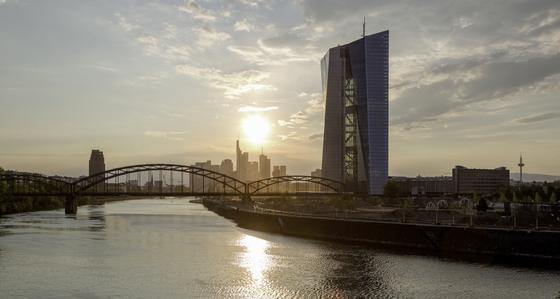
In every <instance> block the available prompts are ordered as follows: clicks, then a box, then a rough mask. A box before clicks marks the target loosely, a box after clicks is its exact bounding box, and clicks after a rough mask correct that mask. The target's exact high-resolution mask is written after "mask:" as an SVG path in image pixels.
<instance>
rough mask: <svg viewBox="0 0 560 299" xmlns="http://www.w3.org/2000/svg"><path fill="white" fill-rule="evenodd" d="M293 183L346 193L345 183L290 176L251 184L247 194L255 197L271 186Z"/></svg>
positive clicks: (248, 186) (318, 178)
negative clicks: (302, 183)
mask: <svg viewBox="0 0 560 299" xmlns="http://www.w3.org/2000/svg"><path fill="white" fill-rule="evenodd" d="M291 182H306V183H313V184H317V185H321V186H325V187H326V188H327V189H329V190H332V191H334V192H336V193H341V192H344V183H342V182H338V181H335V180H331V179H327V178H322V177H316V176H308V175H288V176H279V177H271V178H266V179H262V180H258V181H254V182H250V183H248V184H247V193H248V195H255V194H257V192H259V191H260V190H263V189H265V188H268V187H270V186H273V185H278V184H281V183H291Z"/></svg>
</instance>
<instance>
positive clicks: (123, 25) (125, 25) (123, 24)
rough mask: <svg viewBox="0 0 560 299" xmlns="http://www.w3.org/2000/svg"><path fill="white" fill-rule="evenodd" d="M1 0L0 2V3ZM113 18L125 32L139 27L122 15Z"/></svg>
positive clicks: (117, 14) (118, 14)
mask: <svg viewBox="0 0 560 299" xmlns="http://www.w3.org/2000/svg"><path fill="white" fill-rule="evenodd" d="M1 1H2V0H0V2H1ZM115 16H116V17H117V18H118V19H119V22H118V25H119V27H120V28H121V29H122V30H124V31H125V32H129V31H132V30H135V29H138V28H139V27H140V26H138V25H136V24H132V23H131V22H130V21H128V19H126V18H125V17H124V16H123V15H121V14H120V13H116V14H115Z"/></svg>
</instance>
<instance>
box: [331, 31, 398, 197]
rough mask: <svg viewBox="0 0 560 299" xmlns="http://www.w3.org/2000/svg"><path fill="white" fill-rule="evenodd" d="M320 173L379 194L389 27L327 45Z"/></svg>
mask: <svg viewBox="0 0 560 299" xmlns="http://www.w3.org/2000/svg"><path fill="white" fill-rule="evenodd" d="M321 75H322V76H321V77H322V85H323V94H324V96H325V100H326V102H325V128H324V129H325V130H324V138H323V161H322V175H323V176H324V177H325V178H329V179H333V180H337V181H341V182H345V183H346V185H347V187H348V188H349V189H351V190H353V191H355V192H363V193H368V194H381V193H383V188H384V186H385V183H386V182H387V178H388V167H389V162H388V161H389V31H383V32H379V33H376V34H372V35H367V36H365V35H364V36H363V37H362V38H360V39H358V40H356V41H353V42H351V43H349V44H346V45H342V46H338V47H335V48H331V49H329V51H328V52H327V54H326V55H325V56H324V57H323V59H322V60H321Z"/></svg>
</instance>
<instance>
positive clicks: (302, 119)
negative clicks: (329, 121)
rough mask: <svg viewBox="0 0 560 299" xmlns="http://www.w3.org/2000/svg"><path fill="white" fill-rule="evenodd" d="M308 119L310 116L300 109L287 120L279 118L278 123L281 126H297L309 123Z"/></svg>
mask: <svg viewBox="0 0 560 299" xmlns="http://www.w3.org/2000/svg"><path fill="white" fill-rule="evenodd" d="M308 120H309V116H308V115H307V114H306V113H305V112H303V111H298V112H296V113H294V114H292V115H290V118H289V119H288V120H287V121H285V120H278V125H279V126H281V127H288V128H295V127H297V126H299V125H302V124H305V123H307V121H308Z"/></svg>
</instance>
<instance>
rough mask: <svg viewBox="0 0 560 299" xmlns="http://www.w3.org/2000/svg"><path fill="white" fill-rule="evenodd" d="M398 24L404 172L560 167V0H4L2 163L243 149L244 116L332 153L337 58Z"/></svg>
mask: <svg viewBox="0 0 560 299" xmlns="http://www.w3.org/2000/svg"><path fill="white" fill-rule="evenodd" d="M364 15H365V16H366V19H367V24H366V31H367V33H375V32H378V31H382V30H386V29H388V30H389V31H390V119H391V121H390V122H391V128H390V174H391V175H411V176H414V175H418V174H422V175H442V174H443V175H445V174H450V171H451V168H452V167H453V165H456V164H463V165H465V166H469V167H485V168H490V167H497V166H501V165H504V166H507V167H509V168H511V169H514V170H516V169H515V164H516V160H517V159H518V157H519V153H520V152H523V155H524V158H525V160H526V163H527V166H526V171H527V172H532V173H546V174H559V173H560V154H559V152H560V150H559V149H560V138H558V136H560V2H559V1H558V0H527V1H520V0H494V1H486V0H476V1H459V0H457V1H432V0H426V1H393V0H386V1H385V0H384V1H373V0H369V1H366V0H357V1H334V0H293V1H289V0H285V1H280V0H223V1H210V0H188V1H180V0H177V1H175V0H166V1H159V2H157V1H133V0H123V1H109V0H107V1H89V0H88V1H75V0H68V1H64V0H60V1H46V0H36V1H31V0H0V105H1V106H0V166H2V167H4V168H9V169H19V170H27V171H39V172H43V173H48V174H63V175H80V174H84V173H86V172H87V160H88V158H89V152H90V150H91V149H92V148H100V149H102V150H103V151H104V152H105V157H106V163H107V166H108V167H109V168H113V167H118V166H123V165H128V164H133V163H142V162H170V163H181V164H185V163H192V162H195V161H200V160H206V159H211V160H213V161H214V162H219V161H221V160H222V159H223V158H234V153H235V148H234V145H235V139H236V138H237V137H238V136H240V137H241V140H242V144H243V147H244V149H245V150H248V151H250V153H251V156H250V159H251V160H256V158H257V154H258V152H259V151H260V146H256V145H253V144H251V143H250V142H248V140H247V138H246V136H245V135H244V132H242V130H241V127H242V120H243V119H244V118H247V117H249V116H251V115H255V114H258V115H260V116H261V117H263V118H266V119H267V120H268V122H269V123H270V124H271V131H270V134H269V136H268V138H267V141H266V143H265V144H264V150H265V152H267V153H268V154H269V155H270V156H271V157H272V159H273V164H287V165H288V170H289V172H290V173H308V172H309V171H311V170H312V169H314V168H318V167H320V160H321V151H322V150H321V148H322V130H323V124H322V122H323V100H322V96H321V85H320V64H319V60H320V58H321V57H322V55H323V54H324V53H325V52H326V51H327V49H328V48H329V47H333V46H336V45H338V44H344V43H347V42H350V41H352V40H354V39H356V38H359V37H360V35H361V30H362V20H363V16H364Z"/></svg>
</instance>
